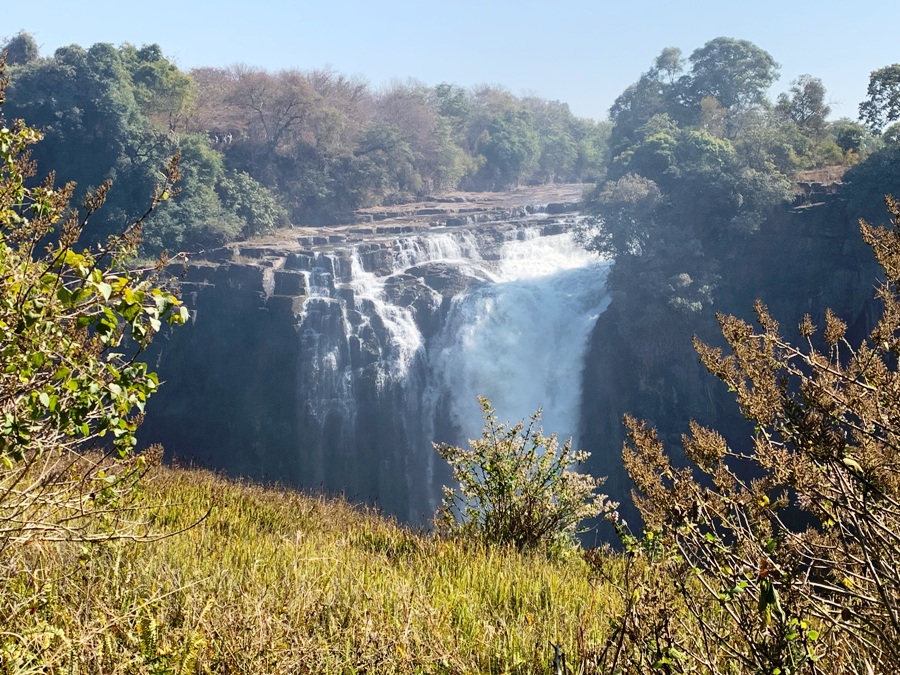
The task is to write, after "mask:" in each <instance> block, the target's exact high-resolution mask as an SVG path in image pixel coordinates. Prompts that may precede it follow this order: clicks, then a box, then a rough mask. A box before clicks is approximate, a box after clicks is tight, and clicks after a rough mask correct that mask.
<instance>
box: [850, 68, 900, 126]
mask: <svg viewBox="0 0 900 675" xmlns="http://www.w3.org/2000/svg"><path fill="white" fill-rule="evenodd" d="M859 119H860V120H862V122H863V123H865V125H866V126H867V127H869V129H871V130H872V131H874V132H878V131H880V130H881V128H882V127H883V126H884V125H885V124H888V123H890V122H894V121H896V120H898V119H900V63H895V64H893V65H890V66H885V67H884V68H879V69H878V70H875V71H872V74H871V75H869V88H868V90H867V91H866V100H865V101H863V102H862V103H860V104H859Z"/></svg>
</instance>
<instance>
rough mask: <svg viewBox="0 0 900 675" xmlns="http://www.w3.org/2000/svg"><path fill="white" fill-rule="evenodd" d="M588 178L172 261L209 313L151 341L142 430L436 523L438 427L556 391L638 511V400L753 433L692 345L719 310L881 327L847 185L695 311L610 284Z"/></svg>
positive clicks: (671, 419)
mask: <svg viewBox="0 0 900 675" xmlns="http://www.w3.org/2000/svg"><path fill="white" fill-rule="evenodd" d="M580 190H581V186H573V187H572V188H571V192H570V193H567V194H563V195H562V196H560V195H559V194H555V195H553V197H555V198H557V199H561V200H560V201H556V202H553V201H544V202H540V201H539V199H535V198H534V195H529V196H528V197H526V196H524V195H523V196H522V197H521V199H522V201H521V202H520V203H518V204H513V205H510V204H505V205H504V206H503V208H499V207H485V206H484V205H479V206H473V205H472V204H471V203H469V202H467V201H465V198H464V197H456V198H452V199H456V200H457V201H448V202H444V203H436V204H431V205H424V206H423V205H418V206H417V207H415V209H412V208H411V209H409V210H407V211H406V212H394V211H392V210H391V209H387V208H385V209H381V210H376V209H373V210H370V211H369V213H363V214H360V217H359V220H360V222H357V223H355V224H353V225H349V226H347V227H345V228H338V229H332V230H328V231H327V232H306V231H303V230H298V231H295V232H292V233H290V235H291V236H290V238H288V237H286V236H285V234H284V233H282V234H281V235H280V238H279V239H273V240H271V241H262V242H256V243H253V244H252V245H251V244H241V245H234V246H231V247H228V248H225V249H219V250H217V251H212V252H209V253H207V254H205V255H204V256H202V257H201V258H199V259H197V258H195V259H192V260H191V261H189V263H188V264H187V265H183V264H180V263H177V264H173V265H172V266H171V267H170V270H171V271H172V272H173V273H174V274H176V275H177V276H178V277H180V280H181V284H182V295H183V297H184V299H185V302H186V303H187V305H188V307H189V308H190V310H191V312H192V321H191V323H190V325H189V326H187V327H184V328H182V329H179V330H176V331H174V332H172V333H171V334H166V335H164V336H160V338H161V339H159V340H157V341H156V342H155V343H154V346H153V351H152V353H150V354H149V357H150V359H151V361H152V363H153V365H154V366H155V367H156V369H157V372H158V373H159V374H160V377H161V379H162V380H164V381H165V385H164V386H163V387H162V388H161V391H160V392H159V393H158V394H157V395H156V396H155V397H154V398H153V399H152V401H151V402H150V404H149V405H148V412H149V415H148V418H147V422H146V423H145V425H144V426H143V427H142V439H141V440H142V442H144V443H150V442H161V443H162V444H163V445H164V446H165V448H166V452H167V456H168V457H170V458H175V459H176V460H178V461H185V462H195V463H199V464H201V465H205V466H211V467H216V468H220V469H222V470H225V471H226V472H228V473H230V474H233V475H241V476H247V477H251V478H254V479H258V480H265V481H278V482H282V483H286V484H290V485H296V486H302V487H305V488H313V489H322V490H325V491H328V492H342V493H343V494H345V495H346V496H347V497H348V498H349V499H351V500H353V501H358V502H366V503H375V504H377V505H378V506H379V507H380V508H381V509H383V510H384V511H385V512H387V513H389V514H392V515H395V516H397V517H398V518H399V519H401V520H403V521H405V522H410V523H414V524H423V523H426V522H427V521H428V519H429V518H430V517H431V516H432V514H433V512H434V509H435V507H436V506H437V502H438V500H439V497H440V486H441V485H442V484H444V483H447V482H449V479H450V477H449V475H448V471H447V468H446V467H445V466H444V465H443V463H442V462H441V460H440V458H439V457H438V455H437V453H436V452H435V451H434V450H433V449H432V445H431V443H432V441H433V440H436V441H447V442H453V443H457V444H460V443H465V440H466V439H467V438H472V437H475V436H477V435H479V432H480V429H481V419H480V416H479V409H478V405H477V402H476V400H475V396H476V395H477V394H483V395H487V396H488V397H489V398H490V399H491V400H492V402H493V403H494V404H495V407H496V408H497V411H498V415H499V417H500V419H503V420H510V421H516V420H518V419H521V418H523V417H526V416H527V415H529V414H530V413H531V412H533V411H534V410H536V409H537V408H539V407H543V408H544V420H543V423H544V428H545V430H546V431H556V432H559V434H560V436H561V437H566V436H568V435H574V436H576V442H577V443H578V445H579V447H581V448H583V449H585V450H588V451H589V452H591V453H592V456H591V458H590V460H589V463H588V466H587V469H588V470H589V471H591V473H593V474H595V475H606V476H608V477H609V479H608V483H607V485H606V487H605V491H606V492H608V493H609V494H610V495H611V496H612V497H613V498H614V499H616V500H619V501H622V502H623V503H624V504H625V506H624V507H623V510H624V515H625V517H626V518H627V519H629V520H632V519H633V518H634V513H633V511H632V510H631V509H630V508H629V507H628V506H627V503H628V495H629V490H630V482H629V480H628V479H627V476H625V475H624V472H623V470H622V464H621V448H622V441H623V428H622V424H621V419H622V415H623V414H625V413H630V414H632V415H635V416H637V417H640V418H644V419H647V420H649V421H651V422H652V423H654V424H655V425H656V426H657V427H658V429H659V431H660V433H661V436H662V437H663V439H664V440H665V441H666V442H667V444H668V445H669V447H670V448H671V449H672V450H674V451H676V452H677V450H678V448H679V446H680V442H679V441H680V435H681V433H683V432H684V431H685V430H686V428H687V424H688V421H689V420H690V419H696V420H698V421H700V422H701V423H704V424H708V425H710V426H714V427H716V428H717V429H720V430H721V431H722V432H723V433H724V434H725V436H726V438H728V439H729V440H730V441H732V442H734V443H738V444H739V443H742V442H743V443H746V442H747V441H748V440H749V438H750V435H749V432H750V430H749V429H748V428H747V426H746V425H745V424H744V422H743V420H742V419H741V417H740V415H739V411H738V409H737V406H736V405H735V403H734V401H733V398H732V397H731V395H730V394H729V393H728V392H727V391H726V390H725V388H724V386H722V385H721V384H720V383H719V382H718V381H717V380H716V379H715V378H713V377H712V376H710V375H708V374H707V373H706V371H705V369H704V368H703V367H702V365H701V364H700V363H699V360H698V358H697V356H696V354H695V353H694V351H693V348H692V343H691V337H692V335H694V334H697V335H699V336H700V337H701V338H702V339H703V340H704V341H706V342H709V343H713V344H718V343H719V342H720V341H721V338H720V334H719V331H718V327H717V325H716V322H715V313H716V312H728V313H733V314H737V315H738V316H742V317H745V318H748V319H750V318H752V304H753V301H754V299H755V298H757V297H758V298H761V299H762V300H763V301H764V302H765V303H766V304H767V305H768V306H769V308H770V310H771V311H772V314H773V315H774V316H775V318H776V319H778V320H780V321H781V322H782V325H783V326H784V328H785V332H786V333H787V335H788V337H791V338H796V335H795V334H794V333H795V331H793V329H792V327H793V326H795V325H796V324H797V323H798V322H799V320H800V318H801V316H802V314H803V313H804V312H805V313H809V314H810V315H811V316H812V317H813V319H814V321H817V322H818V323H819V324H821V323H822V320H821V319H822V317H823V315H824V312H825V308H826V307H831V308H833V309H834V310H835V311H836V313H837V314H838V315H840V316H842V317H843V318H844V319H845V320H846V321H847V322H848V324H850V327H851V333H854V334H856V335H857V336H860V335H862V334H864V332H865V330H866V329H867V327H868V326H869V325H871V323H872V320H873V317H874V316H875V312H876V309H877V308H876V305H875V303H874V302H873V301H872V297H873V294H874V286H875V284H876V282H877V278H878V277H877V267H876V265H875V263H874V259H873V256H872V254H871V252H870V250H869V249H868V247H867V246H865V244H864V243H863V242H862V240H861V238H860V236H859V230H858V225H857V223H856V222H855V219H854V218H853V217H851V216H849V215H848V214H847V213H846V212H845V209H844V206H843V203H842V202H841V201H840V200H839V199H829V200H828V201H827V202H825V203H818V204H815V205H804V206H803V207H801V208H794V209H785V210H784V211H782V212H779V213H777V214H775V216H774V217H772V218H771V219H769V220H768V221H767V222H766V223H765V224H764V225H763V226H762V229H761V230H760V232H758V233H757V234H756V235H754V236H753V237H751V238H749V239H745V240H742V241H740V243H739V244H738V243H736V245H735V247H734V250H733V251H731V252H730V253H729V254H728V257H727V259H726V260H723V261H722V264H721V269H722V270H723V271H722V273H721V279H720V282H719V284H718V286H717V288H716V291H715V302H714V303H713V304H712V305H708V306H704V307H703V309H702V310H701V311H695V312H685V311H684V310H683V309H677V308H673V307H672V306H669V305H667V304H666V303H665V302H663V301H661V300H653V299H650V300H648V299H647V298H637V297H635V296H634V295H633V294H631V293H630V292H629V290H628V288H627V287H625V288H624V289H619V290H618V291H617V292H616V293H615V294H613V296H612V297H610V296H609V294H608V293H607V291H606V288H605V275H606V272H607V270H608V267H609V265H608V263H607V262H606V261H603V260H600V259H598V258H596V257H595V256H593V255H591V254H587V253H586V252H584V251H583V250H581V249H580V247H578V245H577V244H576V243H575V242H574V241H573V239H572V237H571V230H572V228H573V225H574V224H575V221H576V215H575V214H574V213H573V212H572V210H573V209H574V208H575V206H576V204H577V201H578V197H579V196H580ZM540 196H541V195H538V197H540ZM545 198H546V196H545ZM607 306H608V308H607ZM598 317H599V319H598Z"/></svg>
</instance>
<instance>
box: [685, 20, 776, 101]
mask: <svg viewBox="0 0 900 675" xmlns="http://www.w3.org/2000/svg"><path fill="white" fill-rule="evenodd" d="M688 61H690V64H691V70H690V72H689V73H688V74H686V75H683V76H682V77H681V78H679V80H678V83H677V91H678V98H679V99H680V100H681V101H682V102H684V103H685V104H686V105H688V106H699V104H700V101H702V100H703V99H704V98H705V97H707V96H712V97H714V98H715V99H716V100H717V101H718V102H719V105H721V106H722V107H723V108H725V109H726V110H735V109H747V108H750V107H753V106H758V105H760V104H762V103H763V102H764V101H765V96H766V91H767V90H768V88H769V87H770V86H771V84H772V82H774V81H775V78H776V77H777V74H778V68H779V66H778V64H777V63H776V62H775V60H774V59H773V58H772V56H771V55H770V54H769V53H768V52H766V51H765V50H764V49H760V48H759V47H757V46H756V45H754V44H753V43H752V42H748V41H747V40H736V39H734V38H727V37H718V38H715V39H713V40H710V41H709V42H707V43H706V44H705V45H703V46H702V47H700V48H698V49H695V50H694V51H693V53H691V55H690V57H689V58H688Z"/></svg>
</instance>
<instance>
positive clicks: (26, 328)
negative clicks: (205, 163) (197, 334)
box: [0, 62, 186, 549]
mask: <svg viewBox="0 0 900 675" xmlns="http://www.w3.org/2000/svg"><path fill="white" fill-rule="evenodd" d="M0 68H2V62H0ZM0 81H2V72H0ZM4 84H5V81H2V84H0V102H2V98H3V85H4ZM40 137H41V134H40V133H39V132H38V131H36V130H35V129H33V128H30V127H27V126H25V125H24V124H23V123H21V122H14V123H12V124H11V125H10V126H4V127H2V128H0V353H2V355H3V369H2V371H0V403H2V406H0V408H2V413H0V549H3V548H5V547H6V546H9V545H13V544H20V543H22V542H26V541H31V540H72V539H76V540H88V541H90V540H95V539H101V540H102V539H108V538H110V537H114V536H125V535H128V536H134V535H139V534H140V533H139V532H134V531H128V530H127V521H128V520H129V519H130V518H131V517H130V515H129V511H127V510H123V509H121V508H119V507H120V506H121V505H122V503H123V502H122V500H124V499H125V498H126V497H127V496H128V494H129V493H130V490H131V488H132V486H133V484H134V481H135V479H136V477H137V476H139V475H140V474H141V472H142V467H143V466H144V465H145V464H146V460H145V458H141V457H135V456H133V455H132V450H133V448H134V445H135V442H136V441H135V431H136V429H137V426H138V424H139V423H140V419H141V416H142V414H143V411H144V405H145V403H146V400H147V398H148V397H149V396H150V395H152V393H153V392H154V391H155V390H156V388H157V386H158V380H157V378H156V375H155V374H153V373H151V372H150V371H149V370H148V369H147V366H146V364H145V363H142V362H141V361H139V360H137V359H136V356H137V355H138V354H139V353H140V351H141V350H142V349H143V348H144V347H145V346H146V345H147V344H148V342H149V341H150V340H151V339H152V337H153V335H154V334H155V333H156V332H157V331H159V330H160V328H161V326H162V324H163V323H164V322H166V321H168V322H170V323H181V322H183V321H184V320H185V318H186V311H185V309H184V307H183V306H181V303H180V302H179V300H178V299H177V298H176V297H175V296H174V295H173V294H172V293H170V292H168V291H167V290H165V289H164V288H163V287H162V286H160V285H159V284H158V283H157V282H156V280H155V277H154V275H153V274H152V273H151V272H148V273H146V274H145V273H143V272H139V271H132V270H130V269H129V268H128V267H127V264H128V263H129V261H130V260H132V258H133V256H134V253H135V251H136V245H137V237H138V235H139V231H140V224H141V219H139V220H138V221H136V222H135V223H134V224H133V225H132V226H131V227H129V228H128V229H127V230H125V232H124V233H123V234H122V235H120V236H116V237H111V238H109V239H108V240H107V241H106V242H105V243H104V245H103V246H102V247H99V248H96V249H81V250H79V249H78V248H76V245H77V241H78V240H79V238H80V236H81V234H82V230H83V229H84V227H85V225H86V223H87V222H88V220H89V219H90V218H91V217H93V216H94V215H95V214H96V211H97V209H98V208H99V207H100V206H101V205H102V203H103V200H104V198H105V196H106V194H107V192H108V190H109V184H108V183H104V184H102V185H101V186H100V187H99V188H98V189H97V190H96V191H94V192H92V193H91V194H90V195H89V196H88V198H87V199H86V202H85V206H84V209H83V211H81V212H80V213H79V211H78V210H73V209H70V208H69V204H68V200H69V198H70V196H71V194H72V191H73V186H72V185H67V186H66V187H64V188H60V187H57V186H55V185H54V184H53V182H52V178H51V179H47V180H45V181H44V182H42V183H40V184H37V185H34V186H31V184H30V181H29V179H30V178H31V177H32V176H33V172H34V165H33V164H32V163H31V162H30V161H29V158H28V150H29V149H30V148H33V147H35V144H36V143H37V142H38V141H39V140H40ZM176 178H177V164H176V163H175V162H173V163H171V164H170V165H169V169H168V172H167V179H166V181H165V182H164V184H163V185H161V186H159V188H158V192H157V194H156V197H155V199H154V200H153V202H152V204H151V210H152V208H154V207H155V206H156V205H158V204H159V203H160V202H161V201H164V200H166V199H168V198H169V196H171V194H172V193H173V188H172V181H174V180H175V179H176ZM148 213H149V211H148ZM145 215H146V214H145ZM48 241H50V242H51V243H50V244H49V245H48V244H47V242H48ZM91 450H93V451H95V452H94V453H93V454H85V453H87V452H89V451H91Z"/></svg>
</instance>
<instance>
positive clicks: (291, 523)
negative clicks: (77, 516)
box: [0, 468, 616, 673]
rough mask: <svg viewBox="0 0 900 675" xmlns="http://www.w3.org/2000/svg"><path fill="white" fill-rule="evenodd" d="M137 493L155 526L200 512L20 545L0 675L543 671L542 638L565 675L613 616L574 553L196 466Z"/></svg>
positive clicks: (0, 615) (0, 613) (2, 597)
mask: <svg viewBox="0 0 900 675" xmlns="http://www.w3.org/2000/svg"><path fill="white" fill-rule="evenodd" d="M145 491H146V495H145V500H144V501H145V503H153V504H163V506H161V507H159V508H157V509H155V515H154V520H155V528H156V529H158V530H162V531H174V530H177V529H180V528H183V527H185V526H186V525H188V524H189V523H191V522H192V521H194V520H196V519H197V518H199V517H201V516H202V515H203V513H205V512H206V510H207V509H208V507H209V506H212V507H213V508H212V511H211V513H210V515H209V517H208V518H207V519H206V520H205V521H203V522H202V523H201V524H199V525H198V526H196V527H194V528H193V529H190V530H188V531H187V532H185V533H182V534H179V535H177V536H173V537H170V538H167V539H164V540H161V541H158V542H155V543H152V544H136V543H130V542H125V543H117V544H109V545H104V546H102V547H99V548H95V549H91V550H87V549H81V548H80V547H75V546H50V545H42V546H41V547H38V546H29V547H23V549H22V550H19V551H17V552H16V553H15V555H14V559H13V560H11V561H8V562H6V561H4V564H9V565H10V566H11V567H8V568H7V571H9V572H10V576H8V577H6V578H8V579H11V581H9V582H4V581H0V583H6V588H5V589H3V591H2V594H0V621H5V622H6V623H7V624H8V625H6V626H0V649H2V650H5V651H0V663H2V664H3V665H2V667H0V672H29V664H34V665H35V666H36V667H35V669H34V670H33V671H31V672H46V671H44V670H42V669H41V668H40V667H37V663H36V662H34V661H32V660H31V659H32V658H33V657H38V658H37V660H38V661H42V662H44V663H48V662H49V663H50V664H53V666H54V669H53V672H103V673H112V672H116V673H120V672H121V673H169V672H172V673H178V672H187V673H193V672H200V673H202V672H219V673H238V672H246V673H363V672H367V673H481V672H490V673H506V672H509V673H535V672H547V667H548V663H549V662H550V659H551V655H552V650H551V647H550V644H549V643H550V642H551V641H552V642H556V643H560V644H562V646H563V647H564V649H565V650H566V652H567V653H568V654H569V663H570V666H571V665H574V664H573V661H577V655H578V654H579V653H584V651H585V650H586V649H588V648H590V647H591V646H597V645H598V644H602V642H603V640H604V639H605V637H606V635H607V634H608V633H607V631H608V627H609V619H610V617H611V616H612V615H613V614H614V613H615V610H616V608H615V607H613V606H611V605H610V603H613V602H615V601H614V600H612V598H613V597H615V596H616V594H615V593H612V592H610V589H608V588H606V587H605V586H604V584H603V583H600V582H597V581H591V580H590V576H591V575H590V573H589V570H588V567H587V565H586V564H585V563H584V562H583V561H582V560H581V559H580V558H579V557H577V556H573V558H572V559H571V560H566V561H560V562H552V563H551V562H548V561H547V560H545V559H543V558H540V557H528V556H521V555H517V554H515V553H512V552H507V551H498V550H490V549H488V550H486V549H483V548H479V547H473V546H471V545H468V546H466V545H463V544H461V543H459V542H452V541H442V540H438V539H435V538H432V537H426V536H419V535H416V534H413V533H410V532H409V531H407V530H405V529H403V528H400V527H398V526H397V525H396V524H394V523H392V522H390V521H387V520H385V519H383V518H379V517H377V516H375V515H372V514H367V513H363V512H361V511H360V510H358V509H354V508H352V507H351V506H350V505H348V504H346V503H343V502H340V501H326V500H322V499H312V498H308V497H304V496H302V495H299V494H296V493H292V492H286V491H279V490H274V489H263V488H260V487H254V486H249V485H242V484H236V483H234V482H230V481H227V480H224V479H222V478H219V477H216V476H214V475H212V474H210V473H206V472H200V471H194V470H183V469H164V468H162V469H159V470H157V471H156V472H155V474H154V475H153V477H152V479H151V480H149V481H148V482H147V484H146V487H145ZM610 564H611V565H614V564H615V563H613V562H611V563H610ZM4 631H5V632H4ZM29 653H30V654H32V656H29ZM17 659H18V660H19V661H18V663H19V665H16V662H17ZM72 666H76V667H74V668H72V669H71V671H69V670H67V668H68V667H72Z"/></svg>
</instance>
